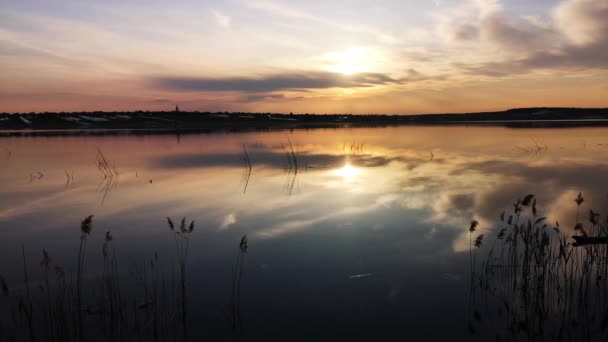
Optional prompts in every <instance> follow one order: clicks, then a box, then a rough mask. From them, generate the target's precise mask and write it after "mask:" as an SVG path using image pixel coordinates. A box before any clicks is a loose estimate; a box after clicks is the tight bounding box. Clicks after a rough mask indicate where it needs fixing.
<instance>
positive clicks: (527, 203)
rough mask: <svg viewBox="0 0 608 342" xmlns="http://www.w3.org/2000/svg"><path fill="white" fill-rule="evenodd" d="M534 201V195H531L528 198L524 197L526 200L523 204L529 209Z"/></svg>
mask: <svg viewBox="0 0 608 342" xmlns="http://www.w3.org/2000/svg"><path fill="white" fill-rule="evenodd" d="M533 199H534V195H533V194H529V195H527V196H526V197H524V199H523V200H522V201H521V204H522V205H523V206H526V207H529V206H530V205H531V204H532V200H533Z"/></svg>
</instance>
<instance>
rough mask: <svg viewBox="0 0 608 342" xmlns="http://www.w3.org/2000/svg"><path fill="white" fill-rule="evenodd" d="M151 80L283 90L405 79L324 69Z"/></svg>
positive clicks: (180, 87) (195, 87) (165, 84)
mask: <svg viewBox="0 0 608 342" xmlns="http://www.w3.org/2000/svg"><path fill="white" fill-rule="evenodd" d="M151 82H152V84H153V85H155V86H156V87H158V88H161V89H163V90H168V91H184V92H193V91H236V92H273V91H279V90H303V89H327V88H361V87H371V86H377V85H387V84H401V83H403V81H401V80H398V79H394V78H392V77H389V76H387V75H384V74H381V73H360V74H355V75H343V74H339V73H332V72H323V71H310V72H286V73H282V74H272V75H263V76H259V77H224V78H209V77H157V78H153V79H151Z"/></svg>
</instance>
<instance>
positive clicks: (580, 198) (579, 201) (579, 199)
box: [574, 192, 585, 206]
mask: <svg viewBox="0 0 608 342" xmlns="http://www.w3.org/2000/svg"><path fill="white" fill-rule="evenodd" d="M574 202H576V205H578V206H580V205H581V204H583V202H585V199H584V198H583V193H582V192H579V193H578V196H576V198H575V199H574Z"/></svg>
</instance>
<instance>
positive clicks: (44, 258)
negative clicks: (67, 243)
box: [40, 249, 51, 269]
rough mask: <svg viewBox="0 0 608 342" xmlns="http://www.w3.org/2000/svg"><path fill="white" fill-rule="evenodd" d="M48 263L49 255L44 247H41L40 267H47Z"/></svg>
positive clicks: (49, 260) (49, 262) (49, 261)
mask: <svg viewBox="0 0 608 342" xmlns="http://www.w3.org/2000/svg"><path fill="white" fill-rule="evenodd" d="M50 264H51V257H50V256H49V253H48V252H47V251H46V249H42V260H41V261H40V267H43V268H46V269H48V268H49V265H50Z"/></svg>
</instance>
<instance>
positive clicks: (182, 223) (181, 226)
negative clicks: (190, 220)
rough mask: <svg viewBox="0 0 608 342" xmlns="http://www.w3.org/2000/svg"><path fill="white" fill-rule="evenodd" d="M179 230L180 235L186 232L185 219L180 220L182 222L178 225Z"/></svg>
mask: <svg viewBox="0 0 608 342" xmlns="http://www.w3.org/2000/svg"><path fill="white" fill-rule="evenodd" d="M179 230H180V231H181V232H182V233H185V232H186V231H187V230H186V218H185V217H184V218H182V222H181V223H180V225H179Z"/></svg>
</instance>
